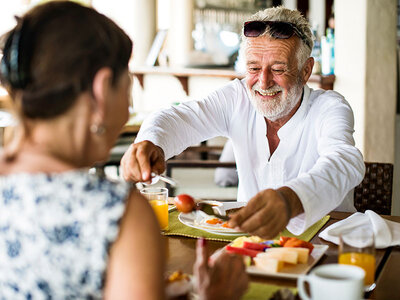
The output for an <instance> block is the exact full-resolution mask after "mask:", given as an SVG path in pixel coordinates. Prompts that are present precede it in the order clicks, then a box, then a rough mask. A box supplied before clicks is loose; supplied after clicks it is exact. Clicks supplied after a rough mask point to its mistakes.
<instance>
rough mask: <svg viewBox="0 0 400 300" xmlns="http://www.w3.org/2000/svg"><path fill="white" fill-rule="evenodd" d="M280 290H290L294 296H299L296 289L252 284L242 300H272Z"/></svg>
mask: <svg viewBox="0 0 400 300" xmlns="http://www.w3.org/2000/svg"><path fill="white" fill-rule="evenodd" d="M280 289H288V290H290V291H291V292H292V294H293V295H297V289H296V288H284V287H282V286H278V285H273V284H264V283H258V282H251V283H250V285H249V289H248V290H247V292H246V293H245V294H244V295H243V297H242V300H267V299H271V297H272V296H273V295H274V294H275V293H276V292H277V291H278V290H280Z"/></svg>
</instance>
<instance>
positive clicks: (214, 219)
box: [206, 218, 224, 225]
mask: <svg viewBox="0 0 400 300" xmlns="http://www.w3.org/2000/svg"><path fill="white" fill-rule="evenodd" d="M206 223H207V224H212V225H215V224H223V223H224V221H222V220H220V219H218V218H212V219H209V220H207V221H206Z"/></svg>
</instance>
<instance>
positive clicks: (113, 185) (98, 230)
mask: <svg viewBox="0 0 400 300" xmlns="http://www.w3.org/2000/svg"><path fill="white" fill-rule="evenodd" d="M129 191H130V187H129V185H128V184H127V183H125V182H111V181H109V180H107V179H104V178H100V177H98V176H96V175H89V174H88V172H87V170H77V171H69V172H64V173H55V174H43V173H41V174H26V173H21V174H13V175H9V176H2V177H0V299H13V300H14V299H99V298H102V291H103V286H104V280H105V271H106V266H107V260H108V250H109V248H110V245H111V244H112V243H113V242H114V240H115V239H116V237H117V235H118V230H119V221H120V219H121V217H122V215H123V213H124V209H125V200H126V199H127V196H128V194H129Z"/></svg>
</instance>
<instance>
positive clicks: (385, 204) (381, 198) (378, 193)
mask: <svg viewBox="0 0 400 300" xmlns="http://www.w3.org/2000/svg"><path fill="white" fill-rule="evenodd" d="M365 168H366V170H365V177H364V179H363V181H362V182H361V183H360V184H359V185H358V186H356V187H355V189H354V205H355V207H356V209H357V211H360V212H364V211H365V210H367V209H370V210H373V211H374V212H376V213H378V214H383V215H390V212H391V209H392V185H393V164H389V163H376V162H365Z"/></svg>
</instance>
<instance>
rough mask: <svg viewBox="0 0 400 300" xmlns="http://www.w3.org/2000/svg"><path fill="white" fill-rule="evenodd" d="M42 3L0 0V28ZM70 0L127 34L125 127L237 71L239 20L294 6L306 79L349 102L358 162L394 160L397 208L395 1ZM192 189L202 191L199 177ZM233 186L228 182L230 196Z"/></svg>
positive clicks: (399, 34)
mask: <svg viewBox="0 0 400 300" xmlns="http://www.w3.org/2000/svg"><path fill="white" fill-rule="evenodd" d="M41 2H43V1H37V0H0V5H1V6H0V34H3V33H5V32H7V31H8V30H10V29H11V28H12V27H13V26H14V25H15V16H18V15H20V14H22V13H24V12H25V11H26V10H27V9H29V8H30V7H32V6H33V5H37V4H38V3H41ZM77 2H80V3H82V4H85V5H90V6H93V7H94V8H96V9H97V10H98V11H100V12H102V13H104V14H105V15H107V16H109V17H110V18H111V19H113V20H114V21H115V22H116V23H117V24H119V25H120V26H121V27H122V28H123V29H124V30H125V31H126V32H127V33H128V34H129V35H130V37H131V38H132V39H133V41H134V55H133V58H132V61H131V64H130V69H131V72H132V77H133V79H134V83H133V87H132V105H131V108H130V109H131V115H132V118H131V120H130V121H129V124H128V125H130V126H131V132H130V133H134V131H135V130H136V131H137V129H138V128H139V126H140V123H141V122H142V120H143V119H144V118H145V117H146V116H147V115H148V114H149V113H150V112H152V111H154V110H157V109H160V108H164V107H168V106H170V105H176V104H179V103H181V102H185V101H188V100H191V99H199V98H201V97H204V96H206V95H207V94H208V93H210V92H211V91H213V90H215V89H216V88H219V87H221V86H223V85H225V84H226V83H227V82H229V81H230V80H232V79H234V78H243V76H244V65H243V58H242V55H241V53H240V51H239V50H240V32H241V28H242V24H243V22H244V21H245V20H246V19H247V18H248V17H249V16H250V15H251V14H253V13H254V12H256V11H258V10H260V9H264V8H267V7H272V6H276V5H283V6H286V7H288V8H297V9H298V10H300V11H301V12H302V13H303V14H304V15H305V16H306V17H307V18H308V20H309V21H310V24H311V25H312V28H313V33H314V36H315V46H314V49H313V52H312V55H313V57H314V58H315V61H316V64H315V67H314V71H313V75H312V77H311V78H310V81H309V86H310V87H312V88H314V89H318V88H324V89H334V90H336V91H338V92H339V93H341V94H343V95H344V96H345V98H346V99H347V100H348V101H349V102H350V104H351V106H352V108H353V110H354V115H355V139H356V145H357V147H358V148H359V149H360V150H361V151H362V153H363V155H364V159H365V161H373V162H386V163H393V164H394V166H395V168H394V183H393V186H394V195H393V203H392V214H395V215H400V116H399V114H400V105H399V92H398V90H399V76H398V74H399V50H398V49H399V41H400V13H399V10H400V0H352V1H348V0H129V1H128V0H113V1H109V0H86V1H83V0H82V1H77ZM0 100H1V101H0V108H1V111H0V128H1V130H2V133H4V134H5V132H4V131H5V130H4V128H7V127H9V126H13V125H15V124H14V122H15V121H13V119H12V118H10V116H9V114H7V112H8V111H9V99H8V96H7V93H6V91H5V90H4V89H1V90H0ZM2 138H3V135H2ZM129 138H131V137H129ZM225 141H226V140H225V139H224V138H216V139H213V140H210V141H207V145H208V146H210V147H213V146H215V149H218V147H222V146H223V144H224V143H225ZM198 172H200V171H198ZM182 174H184V175H182V178H187V177H190V176H189V175H188V174H186V173H185V172H183V173H182ZM210 174H211V173H210ZM210 174H209V173H206V175H204V177H206V178H208V177H210V176H211V175H210ZM199 176H200V175H199ZM178 180H179V179H178ZM182 180H184V179H182ZM191 188H192V189H193V187H191ZM198 190H199V196H202V194H201V191H202V190H204V186H200V187H198ZM221 193H223V194H224V195H226V194H225V193H226V191H225V190H224V191H223V192H221ZM234 193H235V190H234V188H233V190H232V197H234Z"/></svg>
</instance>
